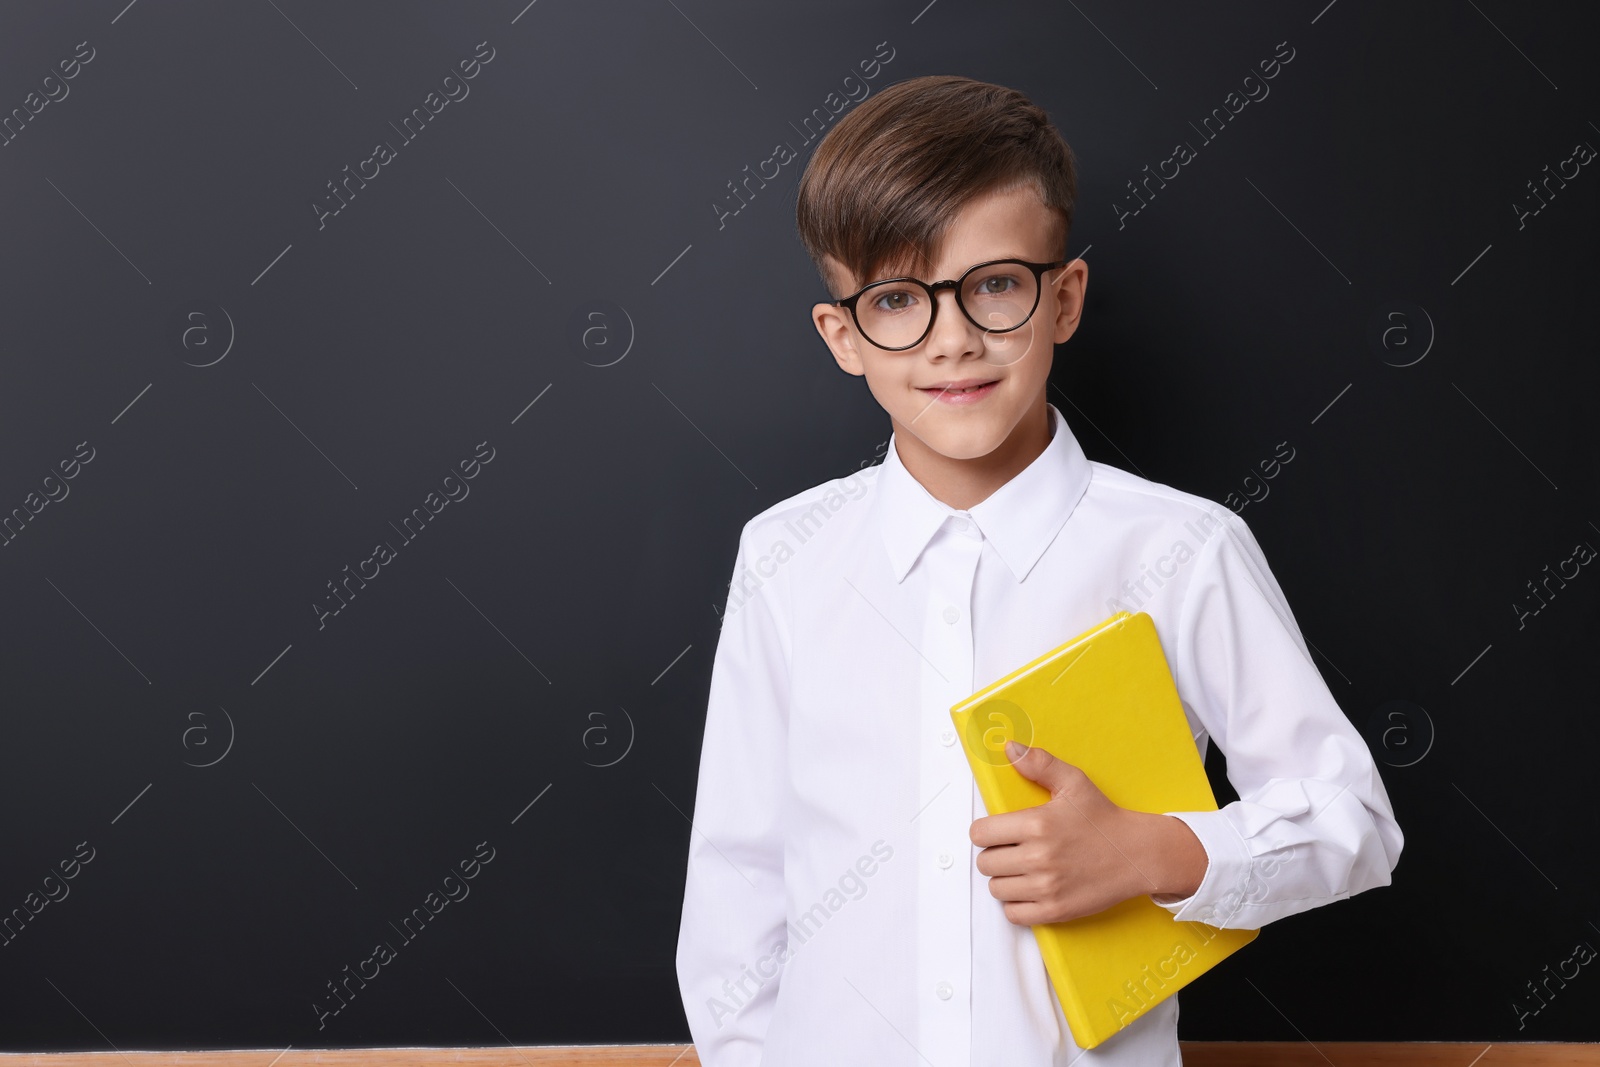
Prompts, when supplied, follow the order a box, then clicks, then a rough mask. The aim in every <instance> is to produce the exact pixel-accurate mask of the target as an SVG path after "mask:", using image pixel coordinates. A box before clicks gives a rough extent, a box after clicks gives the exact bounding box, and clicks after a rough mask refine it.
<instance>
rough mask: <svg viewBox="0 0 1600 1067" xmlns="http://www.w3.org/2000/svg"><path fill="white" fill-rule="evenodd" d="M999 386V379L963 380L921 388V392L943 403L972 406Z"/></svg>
mask: <svg viewBox="0 0 1600 1067" xmlns="http://www.w3.org/2000/svg"><path fill="white" fill-rule="evenodd" d="M999 384H1000V383H999V380H998V379H990V380H987V381H985V380H984V379H982V378H962V379H960V380H959V381H953V382H944V383H942V384H940V385H930V386H922V387H919V388H920V391H921V392H923V393H925V394H926V395H928V396H930V397H932V398H933V399H935V400H938V401H941V402H942V403H946V404H972V403H976V402H977V401H979V400H982V399H983V398H984V397H986V396H988V395H989V394H990V393H992V392H994V388H995V386H997V385H999Z"/></svg>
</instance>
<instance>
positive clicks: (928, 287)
mask: <svg viewBox="0 0 1600 1067" xmlns="http://www.w3.org/2000/svg"><path fill="white" fill-rule="evenodd" d="M1071 262H1072V260H1070V259H1061V260H1057V261H1056V262H1054V263H1029V262H1028V261H1027V260H1025V259H991V260H987V261H985V262H983V263H974V264H973V265H972V266H970V267H968V268H967V269H966V270H964V271H962V272H961V277H959V278H946V279H945V280H944V281H939V282H925V281H923V280H922V279H921V278H884V279H882V280H881V281H876V282H868V283H867V284H866V285H863V286H862V287H861V288H860V289H858V290H857V291H856V292H855V293H854V294H852V295H851V296H847V297H845V298H844V299H843V300H835V301H833V306H834V307H841V308H849V309H850V318H851V320H852V321H853V322H854V323H855V324H856V332H858V333H860V334H861V336H862V337H865V338H866V339H867V343H868V344H870V345H872V346H873V347H875V348H881V349H883V350H884V351H885V352H904V351H905V350H906V349H908V348H915V347H917V346H918V345H920V344H921V343H922V342H924V341H926V340H927V339H928V334H930V333H932V332H933V324H934V323H935V322H937V321H938V319H939V290H941V289H954V290H955V291H956V306H957V307H958V308H960V309H961V314H963V315H965V316H966V317H967V321H968V322H970V323H972V325H974V326H976V327H977V328H978V329H980V330H982V331H983V332H984V333H986V334H989V333H1010V332H1011V331H1012V330H1020V329H1022V327H1024V326H1026V325H1027V324H1028V322H1029V320H1031V319H1032V318H1033V313H1034V312H1035V311H1038V310H1039V298H1040V297H1041V296H1043V295H1044V277H1043V276H1044V272H1045V271H1047V270H1055V269H1056V268H1057V267H1065V266H1066V265H1067V264H1068V263H1071ZM999 263H1015V264H1017V265H1018V266H1022V267H1027V268H1028V269H1029V270H1031V271H1033V285H1034V288H1033V307H1031V308H1029V309H1028V313H1027V314H1026V315H1024V316H1023V318H1022V321H1021V322H1019V323H1017V324H1016V325H1015V326H1007V327H1006V328H1005V329H1003V330H994V329H990V328H989V327H987V326H985V325H984V324H983V323H981V322H979V321H978V320H977V319H975V318H973V317H972V312H970V311H968V310H967V305H966V304H965V303H964V302H963V301H962V299H961V285H962V283H963V282H965V281H966V280H967V276H968V275H969V274H971V273H972V272H973V271H975V270H978V269H980V268H983V267H993V266H995V265H996V264H999ZM903 282H910V283H911V284H912V285H916V286H919V287H920V288H921V289H922V291H923V292H925V293H927V294H928V303H929V305H930V306H931V307H932V308H933V310H932V311H931V312H929V314H928V325H927V327H926V328H925V329H924V330H923V331H922V336H921V337H918V338H917V339H916V340H915V341H912V342H911V343H910V344H908V345H899V346H897V347H895V348H890V347H889V346H888V345H880V344H878V342H876V341H874V340H873V339H872V338H871V337H868V336H867V331H866V330H865V329H863V328H862V326H861V316H859V315H857V314H856V302H857V301H858V300H860V299H861V298H862V296H864V295H865V294H866V292H867V290H869V289H876V288H878V287H879V286H883V285H893V284H897V283H903Z"/></svg>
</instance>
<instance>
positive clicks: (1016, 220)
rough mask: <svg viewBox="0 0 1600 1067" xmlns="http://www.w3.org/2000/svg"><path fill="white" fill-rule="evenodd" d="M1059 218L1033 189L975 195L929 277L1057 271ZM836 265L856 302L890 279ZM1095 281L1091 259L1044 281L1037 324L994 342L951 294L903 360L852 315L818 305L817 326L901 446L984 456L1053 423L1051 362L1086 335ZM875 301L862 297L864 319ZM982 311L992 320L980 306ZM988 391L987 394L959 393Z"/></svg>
mask: <svg viewBox="0 0 1600 1067" xmlns="http://www.w3.org/2000/svg"><path fill="white" fill-rule="evenodd" d="M1051 221H1052V219H1051V213H1050V211H1049V209H1047V208H1046V207H1045V206H1044V204H1043V202H1042V201H1041V200H1040V199H1039V194H1038V192H1037V191H1036V190H1035V188H1034V187H1033V185H1032V184H1031V183H1030V184H1025V185H1021V186H1018V187H1016V188H1013V189H1010V190H1000V191H996V192H990V193H987V194H985V195H983V196H980V197H976V198H974V199H973V200H971V201H969V202H968V203H967V205H966V207H965V208H964V209H963V210H962V211H961V212H960V214H958V215H957V216H956V218H955V219H954V220H953V221H952V222H951V224H950V227H949V229H948V230H947V231H946V233H945V236H944V239H943V242H942V244H941V246H940V248H939V249H938V254H937V257H936V259H935V263H934V268H935V271H934V274H933V275H932V276H931V277H926V278H923V279H922V280H923V281H925V282H929V283H932V282H934V281H937V280H939V279H943V278H960V277H961V275H962V274H963V273H964V272H965V271H966V270H967V268H968V267H971V266H972V265H973V264H975V263H983V262H986V261H988V260H993V259H1022V260H1027V261H1029V262H1033V263H1044V262H1053V261H1054V260H1055V259H1057V258H1058V257H1059V255H1060V252H1059V250H1058V249H1054V248H1051V247H1049V240H1048V237H1049V234H1050V232H1051V229H1052V226H1051ZM828 266H829V267H830V268H831V269H832V270H833V271H834V272H835V277H836V278H838V279H839V280H840V282H841V283H842V284H843V285H844V287H845V288H844V291H845V293H847V294H848V293H854V292H855V291H856V290H858V289H860V288H861V287H862V286H863V285H865V284H867V282H869V281H878V280H880V279H876V278H871V279H867V278H856V277H855V276H854V275H853V274H852V273H851V272H850V271H849V270H847V269H845V268H844V267H843V265H842V264H840V263H838V262H837V261H834V260H832V259H831V258H830V260H829V263H828ZM1018 269H1019V270H1023V271H1024V272H1026V268H1018ZM1088 272H1089V268H1088V266H1087V265H1086V264H1085V263H1084V262H1083V261H1082V260H1081V259H1075V260H1073V261H1072V262H1071V263H1069V264H1068V265H1067V266H1065V267H1058V268H1056V269H1055V270H1051V271H1046V272H1044V275H1043V277H1042V278H1041V279H1040V292H1039V305H1038V307H1037V308H1035V309H1034V312H1033V317H1032V318H1030V319H1029V320H1028V321H1027V322H1026V323H1025V324H1024V325H1022V326H1021V327H1019V328H1018V329H1016V330H1012V331H1011V332H1009V333H989V334H986V333H985V332H984V331H983V330H981V329H979V328H978V327H977V326H975V325H973V323H972V322H971V320H969V319H968V318H967V317H966V316H965V315H963V314H962V313H961V309H960V308H959V307H958V306H957V304H956V294H955V291H954V290H953V289H945V290H941V291H940V292H939V296H938V312H937V314H936V315H935V316H934V320H933V327H932V329H931V330H930V331H929V333H928V336H927V337H925V338H923V340H922V341H921V343H919V344H918V345H916V346H915V347H913V348H908V349H905V350H903V351H897V352H891V351H887V350H885V349H882V348H878V347H877V346H876V345H874V344H872V342H870V341H868V340H867V339H866V338H865V337H863V336H862V335H861V332H860V330H859V329H858V328H857V327H856V324H855V320H854V318H853V317H852V316H851V314H850V311H849V309H848V308H842V307H834V306H832V305H830V304H817V305H815V306H814V307H813V308H812V309H811V317H812V321H813V322H815V323H816V327H817V332H818V333H820V334H821V335H822V339H823V340H824V341H825V342H827V345H828V348H829V349H830V350H831V351H832V352H833V358H834V359H835V360H836V361H837V362H838V364H839V366H840V367H842V368H843V369H844V370H845V371H847V372H848V373H850V374H856V375H864V376H865V377H866V379H867V388H868V389H870V390H871V391H872V395H873V397H874V398H876V399H877V401H878V403H879V404H880V405H881V406H882V407H883V409H884V410H885V411H887V412H888V413H889V419H890V422H891V423H892V425H893V428H894V430H895V432H896V434H897V435H899V440H900V441H901V442H902V447H909V448H915V449H917V450H918V451H919V452H920V451H922V449H924V448H925V449H926V450H928V451H931V452H933V453H937V454H938V456H942V457H944V458H945V459H947V460H972V459H979V458H981V457H984V456H988V455H990V454H991V453H993V452H995V451H996V450H997V449H1001V447H1002V446H1003V445H1007V444H1008V442H1009V443H1011V444H1012V445H1013V446H1015V445H1016V444H1017V442H1019V441H1020V440H1021V439H1022V437H1023V436H1025V435H1027V434H1029V433H1033V434H1037V432H1038V431H1040V430H1041V429H1042V428H1043V426H1044V425H1045V423H1044V421H1043V420H1044V417H1045V416H1044V404H1045V395H1044V394H1045V386H1046V379H1047V378H1048V376H1049V373H1050V364H1051V360H1052V358H1053V356H1054V350H1055V346H1056V345H1057V344H1060V343H1061V342H1063V341H1065V340H1067V338H1069V337H1071V336H1072V333H1073V331H1074V330H1075V329H1077V325H1078V319H1079V316H1080V315H1081V313H1082V310H1083V292H1084V287H1085V285H1086V284H1087V281H1088ZM975 277H976V276H975ZM969 284H970V280H969ZM874 292H877V291H876V290H874ZM871 297H872V294H867V295H866V296H863V297H862V307H861V310H862V311H863V312H865V310H866V309H865V303H866V301H867V300H869V299H870V298H871ZM922 298H923V299H925V298H926V294H923V295H922ZM973 313H974V315H978V316H979V317H980V319H981V317H982V316H981V313H980V311H979V309H977V308H974V309H973ZM985 383H987V384H986V388H984V389H983V390H982V391H981V393H980V394H979V395H976V396H972V395H968V396H964V397H963V396H959V395H956V394H955V393H954V392H953V390H954V389H959V388H961V387H962V386H964V385H967V384H985ZM1036 424H1037V425H1036ZM908 438H914V440H910V439H908ZM1007 451H1008V450H1007ZM928 458H929V459H933V460H934V462H938V461H937V459H935V458H934V457H932V456H929V457H928Z"/></svg>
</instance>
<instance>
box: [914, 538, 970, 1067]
mask: <svg viewBox="0 0 1600 1067" xmlns="http://www.w3.org/2000/svg"><path fill="white" fill-rule="evenodd" d="M982 548H983V542H982V535H981V534H980V533H979V532H978V529H977V526H976V525H975V524H974V523H973V521H972V520H971V519H970V518H966V517H965V516H953V517H951V518H949V519H947V520H946V521H945V524H944V526H943V527H941V528H940V530H939V531H938V532H937V533H936V534H934V538H933V541H932V542H931V543H930V544H929V546H928V548H927V550H926V551H925V552H924V554H923V557H922V560H923V562H924V563H925V564H926V565H927V591H928V599H927V602H926V604H925V605H924V609H923V626H922V633H921V635H920V637H921V641H920V644H921V652H922V671H921V686H920V690H921V691H920V707H921V709H922V715H921V719H920V724H921V737H920V738H919V741H918V751H919V752H920V754H921V761H920V785H921V791H920V795H921V796H922V797H924V798H925V802H926V806H925V807H924V808H923V809H922V811H921V812H920V813H919V814H918V816H917V819H916V821H917V844H918V849H917V855H918V862H919V863H920V864H921V869H920V870H919V872H918V888H919V890H920V900H921V902H922V904H921V907H920V909H919V914H918V919H919V927H920V928H919V930H918V936H917V944H918V949H919V951H918V966H917V987H916V1003H917V1005H918V1013H917V1014H918V1022H919V1037H918V1041H917V1047H918V1050H919V1051H920V1052H921V1053H922V1055H923V1057H924V1058H925V1059H926V1060H927V1061H928V1062H930V1063H933V1064H937V1065H938V1067H969V1065H970V1063H971V1056H972V1053H971V1047H972V1010H971V1005H972V911H971V904H972V887H971V880H970V879H969V877H968V872H967V866H968V864H969V863H970V860H971V855H972V848H973V846H972V838H971V836H970V834H971V825H972V820H973V818H974V810H973V803H972V788H971V781H972V771H971V768H969V767H968V766H967V763H966V756H965V754H964V753H963V751H962V748H961V746H960V745H959V744H958V743H957V738H956V734H955V729H954V726H953V724H952V722H951V718H950V708H951V706H952V705H954V704H956V703H958V702H959V701H961V700H962V699H963V698H965V697H967V696H969V695H970V694H971V693H972V691H973V687H972V660H973V648H972V623H971V605H972V583H973V579H974V577H975V576H976V574H977V568H978V557H979V554H980V553H981V551H982Z"/></svg>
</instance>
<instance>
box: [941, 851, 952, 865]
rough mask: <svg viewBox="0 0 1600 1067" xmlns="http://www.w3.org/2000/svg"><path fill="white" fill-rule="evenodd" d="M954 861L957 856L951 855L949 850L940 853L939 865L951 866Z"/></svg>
mask: <svg viewBox="0 0 1600 1067" xmlns="http://www.w3.org/2000/svg"><path fill="white" fill-rule="evenodd" d="M954 862H955V858H954V857H953V856H951V855H950V853H948V852H941V853H939V866H941V867H949V866H950V865H951V864H952V863H954Z"/></svg>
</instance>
